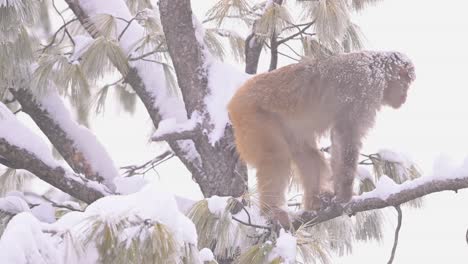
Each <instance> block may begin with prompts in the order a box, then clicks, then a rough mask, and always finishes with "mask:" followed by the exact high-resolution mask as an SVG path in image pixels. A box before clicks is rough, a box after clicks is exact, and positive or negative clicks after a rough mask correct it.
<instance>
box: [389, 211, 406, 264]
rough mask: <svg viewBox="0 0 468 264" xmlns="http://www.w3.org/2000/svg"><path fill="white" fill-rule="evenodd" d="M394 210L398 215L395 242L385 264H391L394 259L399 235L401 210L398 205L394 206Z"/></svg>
mask: <svg viewBox="0 0 468 264" xmlns="http://www.w3.org/2000/svg"><path fill="white" fill-rule="evenodd" d="M395 209H396V211H397V213H398V224H397V227H396V230H395V240H394V241H393V248H392V255H391V256H390V260H388V262H387V264H392V263H393V259H394V258H395V252H396V248H397V245H398V236H399V234H400V229H401V219H402V218H403V213H402V212H401V208H400V206H399V205H397V206H395Z"/></svg>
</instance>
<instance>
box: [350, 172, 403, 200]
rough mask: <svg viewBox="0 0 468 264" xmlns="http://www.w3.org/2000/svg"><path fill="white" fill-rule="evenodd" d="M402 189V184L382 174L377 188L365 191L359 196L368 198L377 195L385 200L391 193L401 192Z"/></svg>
mask: <svg viewBox="0 0 468 264" xmlns="http://www.w3.org/2000/svg"><path fill="white" fill-rule="evenodd" d="M401 189H402V188H401V185H399V184H397V183H395V182H394V181H393V180H392V179H390V178H389V177H388V176H386V175H382V177H380V179H379V180H378V181H377V183H376V185H375V189H374V190H372V191H370V192H366V193H363V194H362V195H361V196H359V198H360V199H366V198H370V197H376V198H380V199H383V200H385V199H387V198H388V197H389V196H390V195H392V194H394V193H396V192H399V191H400V190H401Z"/></svg>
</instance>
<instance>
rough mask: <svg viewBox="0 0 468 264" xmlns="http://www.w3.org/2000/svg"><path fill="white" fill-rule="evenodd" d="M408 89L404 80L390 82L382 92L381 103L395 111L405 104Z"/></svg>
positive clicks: (407, 84) (407, 83)
mask: <svg viewBox="0 0 468 264" xmlns="http://www.w3.org/2000/svg"><path fill="white" fill-rule="evenodd" d="M408 89H409V82H407V81H405V80H394V81H390V82H389V83H388V87H387V88H386V89H385V90H384V96H383V103H384V104H385V105H388V106H390V107H392V108H395V109H398V108H400V107H401V106H402V105H403V104H404V103H405V102H406V97H407V95H408Z"/></svg>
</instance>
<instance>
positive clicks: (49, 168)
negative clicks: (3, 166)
mask: <svg viewBox="0 0 468 264" xmlns="http://www.w3.org/2000/svg"><path fill="white" fill-rule="evenodd" d="M0 155H2V156H3V157H4V158H5V159H6V160H8V161H9V163H10V165H11V166H12V167H13V168H16V169H24V170H27V171H30V172H31V173H33V174H34V175H36V176H37V177H39V178H40V179H41V180H43V181H45V182H47V183H49V184H50V185H52V186H54V187H56V188H58V189H60V190H62V191H64V192H65V193H68V194H70V195H71V196H73V197H75V198H77V199H79V200H81V201H84V202H86V203H92V202H94V201H95V200H97V199H99V198H101V197H104V196H106V195H108V194H109V192H107V191H106V188H105V186H104V185H101V184H99V183H98V182H94V181H91V180H87V179H86V178H81V177H80V176H79V175H77V174H74V173H73V172H70V171H67V170H66V169H65V168H63V167H62V166H60V165H56V166H53V165H52V164H49V163H48V162H45V161H44V160H42V159H41V158H40V157H38V156H37V155H35V154H33V153H32V152H30V151H29V150H26V149H24V148H21V147H19V146H16V145H13V144H11V143H10V142H9V141H7V140H6V139H5V138H3V137H0Z"/></svg>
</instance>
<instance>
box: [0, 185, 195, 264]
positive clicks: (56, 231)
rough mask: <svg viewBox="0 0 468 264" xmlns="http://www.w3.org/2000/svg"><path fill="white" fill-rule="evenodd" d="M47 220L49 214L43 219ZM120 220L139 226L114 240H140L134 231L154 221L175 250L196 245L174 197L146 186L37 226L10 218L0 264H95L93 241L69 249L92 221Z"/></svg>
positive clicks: (24, 217)
mask: <svg viewBox="0 0 468 264" xmlns="http://www.w3.org/2000/svg"><path fill="white" fill-rule="evenodd" d="M12 197H14V198H18V199H21V198H20V197H15V196H12ZM25 209H26V208H25ZM17 211H18V210H17ZM40 211H42V213H43V212H44V211H45V209H44V208H41V209H40ZM42 213H41V214H42ZM42 216H45V215H42ZM48 217H50V215H49V216H47V217H45V218H48ZM122 218H126V219H128V221H131V222H132V223H135V224H138V223H141V225H140V226H139V227H138V226H137V227H135V226H130V227H126V228H124V229H123V230H118V231H119V232H118V233H117V235H118V236H119V237H118V238H117V240H118V241H125V240H127V239H128V240H127V241H131V240H132V239H141V237H134V236H138V235H139V233H138V232H135V230H136V229H138V228H140V227H143V228H144V227H147V228H149V229H151V227H150V226H147V225H146V223H147V221H150V223H151V222H153V221H155V222H158V223H161V224H163V225H165V226H166V227H167V228H168V230H169V231H170V233H171V235H172V236H173V238H174V239H175V241H176V242H177V243H178V245H179V246H180V247H181V250H183V249H182V247H183V245H184V244H183V243H184V242H185V243H190V244H192V245H194V246H196V245H197V233H196V229H195V226H194V224H193V222H192V221H191V220H190V219H189V218H188V217H186V216H185V215H184V214H182V212H180V211H179V209H178V207H177V203H176V201H175V198H174V196H173V195H172V194H170V193H167V192H165V191H164V190H161V189H160V188H158V187H157V186H155V184H148V185H147V186H145V187H144V188H143V189H142V190H141V191H139V192H137V193H134V194H130V195H120V196H107V197H104V198H101V199H99V200H97V201H95V202H94V203H92V204H91V205H89V206H88V207H87V208H86V210H85V211H84V212H76V211H73V212H69V213H67V214H65V215H64V216H62V217H61V218H60V219H58V220H57V221H56V222H54V223H51V224H46V223H43V224H40V222H39V221H38V220H37V219H36V218H34V217H33V216H32V215H31V214H30V213H27V214H26V213H20V214H18V215H16V216H15V217H14V218H13V219H12V220H11V221H10V223H9V224H8V226H7V229H6V230H5V233H4V235H3V236H2V238H1V240H0V259H1V260H2V261H1V262H2V263H98V262H96V260H97V259H98V258H99V255H98V252H97V249H96V244H95V243H94V242H91V243H90V244H88V245H87V246H86V248H79V247H78V248H75V247H76V244H75V243H79V242H77V241H80V240H81V239H84V237H83V235H84V234H86V233H87V232H86V231H85V230H86V229H87V228H88V227H89V226H88V223H89V222H88V221H94V220H93V219H97V220H102V221H105V222H107V223H112V222H113V221H121V219H122ZM45 220H51V219H45ZM83 228H85V229H83ZM88 234H89V233H88Z"/></svg>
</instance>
